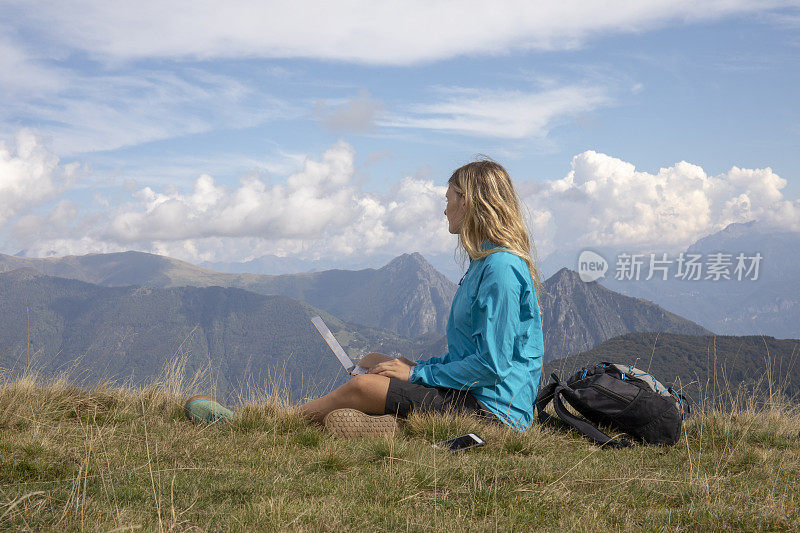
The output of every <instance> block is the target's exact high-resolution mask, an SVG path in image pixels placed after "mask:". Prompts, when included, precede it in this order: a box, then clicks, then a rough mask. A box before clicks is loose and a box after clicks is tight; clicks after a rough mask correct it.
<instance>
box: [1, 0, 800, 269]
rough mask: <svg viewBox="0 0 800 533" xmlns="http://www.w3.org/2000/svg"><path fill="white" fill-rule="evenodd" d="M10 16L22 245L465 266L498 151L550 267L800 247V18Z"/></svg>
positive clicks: (5, 196) (238, 7)
mask: <svg viewBox="0 0 800 533" xmlns="http://www.w3.org/2000/svg"><path fill="white" fill-rule="evenodd" d="M484 4H485V3H483V4H482V3H479V2H464V3H458V4H453V3H436V2H433V3H431V2H419V3H417V2H396V3H393V2H388V3H381V4H374V3H370V2H358V1H348V2H340V3H335V5H334V4H332V3H315V2H296V3H293V4H292V7H286V6H281V5H279V4H274V5H273V4H270V3H255V4H251V5H248V4H247V3H237V4H220V7H216V8H214V7H211V8H210V9H204V10H200V9H198V8H197V7H196V6H195V4H193V3H188V2H176V3H170V4H169V5H168V6H167V5H166V4H165V5H164V6H162V5H161V3H156V2H153V3H150V2H143V3H141V4H137V8H136V10H135V11H131V12H125V10H124V9H121V8H119V7H114V6H109V5H106V3H102V2H89V1H87V2H74V3H70V4H69V5H66V4H64V3H60V2H42V3H39V4H37V8H36V9H32V8H30V6H29V5H28V3H25V2H16V1H13V0H12V1H6V2H4V3H3V4H2V5H0V102H2V105H0V141H2V142H3V145H2V146H0V224H2V226H0V252H2V253H9V254H14V253H17V252H19V251H20V250H24V253H25V254H27V255H30V256H47V255H66V254H83V253H90V252H108V251H117V250H125V249H137V250H143V251H150V252H156V253H163V254H167V255H171V256H174V257H178V258H181V259H185V260H189V261H193V262H200V261H244V260H249V259H253V258H255V257H258V256H261V255H266V254H276V255H280V256H286V257H289V258H297V259H298V260H300V259H321V260H323V261H329V262H330V264H332V265H333V264H339V263H341V264H353V265H370V264H375V265H377V264H380V263H381V262H382V261H384V260H385V259H386V258H388V257H391V256H393V255H397V254H399V253H402V252H410V251H415V250H418V251H421V252H422V253H423V254H425V255H427V256H429V257H432V258H436V259H435V261H438V262H439V263H438V264H437V266H441V267H442V268H443V269H446V265H444V264H443V262H447V261H451V259H449V258H450V257H451V256H452V253H451V252H452V249H453V248H454V244H455V242H454V240H453V237H452V236H450V235H449V234H447V231H446V224H445V222H444V217H443V215H442V209H443V196H444V185H445V183H446V180H447V177H448V176H449V175H450V173H451V172H452V170H453V169H455V168H456V167H458V166H460V165H461V164H464V163H466V162H468V161H470V160H471V159H472V158H473V157H474V156H475V155H476V154H486V155H489V156H491V157H493V158H494V159H496V160H498V161H500V162H501V163H503V164H504V165H505V166H506V167H507V168H508V170H509V171H510V173H511V175H512V177H513V178H514V179H515V181H516V183H517V185H518V189H519V191H520V194H521V196H522V198H523V200H524V201H525V203H526V206H527V207H528V210H529V214H530V224H531V226H532V232H533V236H534V241H535V242H536V245H537V248H538V250H539V255H540V257H543V256H546V255H547V254H550V253H553V252H562V253H563V251H564V250H569V249H579V248H581V247H585V246H607V245H614V246H617V247H621V246H628V247H632V248H640V249H649V250H659V251H661V250H663V251H667V252H670V251H674V250H678V249H682V248H685V247H686V246H688V245H689V244H691V243H692V242H693V241H695V240H696V239H697V238H699V237H702V236H704V235H707V234H709V233H712V232H714V231H718V230H719V229H721V228H723V227H725V226H726V225H727V224H729V223H731V222H743V221H746V220H751V219H757V220H762V221H764V222H765V223H768V224H771V225H773V226H775V227H778V228H782V229H792V230H800V200H798V198H800V184H798V172H800V159H799V158H798V156H797V153H798V146H800V142H799V141H800V106H798V104H797V97H796V91H797V89H796V88H797V86H798V82H800V64H799V63H800V53H799V52H800V33H799V30H800V8H799V7H798V3H797V2H747V1H733V0H731V1H724V2H714V1H710V2H703V3H701V5H695V4H696V3H692V2H660V1H653V2H607V3H602V4H600V3H597V2H558V3H555V2H553V3H547V2H541V3H536V5H535V6H534V5H533V3H529V2H496V3H493V4H492V5H491V6H487V5H484Z"/></svg>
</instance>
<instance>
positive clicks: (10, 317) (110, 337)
mask: <svg viewBox="0 0 800 533" xmlns="http://www.w3.org/2000/svg"><path fill="white" fill-rule="evenodd" d="M0 294H2V295H3V297H2V299H0V316H1V317H2V319H1V320H0V366H2V367H5V368H8V369H11V370H12V371H14V370H17V371H21V370H24V369H26V368H30V369H33V370H35V371H36V372H38V373H41V374H44V375H57V374H60V373H66V374H67V375H69V377H70V379H71V380H72V381H77V382H79V383H84V384H95V383H100V382H103V381H105V380H114V381H124V382H128V383H132V384H136V385H141V384H144V383H147V382H149V381H150V380H151V379H153V378H154V377H155V376H158V375H159V373H160V372H162V370H163V368H164V366H165V365H168V364H171V362H172V361H173V360H174V359H176V358H179V359H180V358H182V359H184V362H185V364H186V372H187V373H188V377H191V376H192V375H193V374H195V373H196V372H198V371H201V370H203V369H204V368H207V369H209V370H210V371H211V372H212V374H213V378H214V381H215V383H216V385H217V387H218V391H219V392H221V393H223V394H225V393H231V392H233V391H241V390H242V389H243V388H245V387H246V386H247V385H248V384H256V385H263V384H264V382H265V381H267V380H268V378H270V377H273V378H274V377H275V376H278V377H280V376H283V377H284V378H285V379H286V380H288V382H287V383H285V385H286V387H287V389H289V391H290V392H292V393H293V396H295V397H297V396H298V395H302V394H303V393H306V392H309V390H308V388H309V387H313V388H314V392H316V393H319V392H320V390H322V391H325V390H327V389H329V388H330V387H331V386H333V385H335V384H337V383H340V382H342V381H343V380H344V379H345V378H346V373H345V372H344V370H343V369H342V367H341V365H340V364H339V363H338V361H337V360H336V359H335V357H334V356H333V353H332V352H331V351H330V349H329V348H328V346H327V344H325V342H324V341H323V339H322V337H321V336H320V335H319V334H318V332H317V331H316V329H315V328H314V326H313V325H312V324H311V322H310V318H311V317H312V316H315V315H317V314H320V315H322V316H323V318H324V319H325V321H326V323H327V324H328V326H329V327H330V328H331V330H332V331H333V332H334V334H335V335H336V336H337V338H338V339H339V341H340V343H341V344H342V345H343V346H344V348H345V350H346V351H348V352H349V353H350V355H351V357H353V358H358V357H359V356H360V355H363V354H364V353H366V352H368V351H382V352H385V353H403V354H409V355H411V356H412V357H413V355H414V354H413V352H414V351H415V346H416V344H415V343H414V342H412V341H409V340H407V339H404V338H402V337H399V336H397V335H396V334H394V333H392V332H388V331H385V330H376V329H372V328H367V327H363V326H359V325H355V324H347V323H344V322H342V321H341V320H339V319H338V318H336V317H335V316H332V315H330V314H328V313H326V312H324V311H321V310H319V309H316V308H314V307H312V306H310V305H309V304H307V303H305V302H301V301H299V300H295V299H293V298H289V297H286V296H274V295H273V296H266V295H261V294H256V293H252V292H249V291H245V290H242V289H236V288H223V287H176V288H168V289H161V288H153V287H136V286H129V287H101V286H99V285H93V284H89V283H85V282H81V281H77V280H71V279H64V278H56V277H52V276H47V275H45V274H42V273H40V272H38V271H35V270H33V269H30V268H23V269H18V270H15V271H12V272H7V273H3V274H0Z"/></svg>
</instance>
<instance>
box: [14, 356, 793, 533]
mask: <svg viewBox="0 0 800 533" xmlns="http://www.w3.org/2000/svg"><path fill="white" fill-rule="evenodd" d="M0 379H1V381H0V529H9V530H11V529H13V530H19V531H25V530H59V531H71V530H81V531H83V530H89V531H98V530H103V531H128V530H145V531H151V530H153V531H155V530H158V531H162V530H168V531H175V530H180V531H183V530H186V531H190V530H239V531H252V530H268V531H274V530H287V529H288V530H342V529H344V530H360V531H396V530H414V531H417V530H435V531H456V530H466V529H471V530H477V531H485V530H493V531H496V530H502V531H507V530H532V529H544V530H556V529H559V530H563V529H569V530H578V531H584V530H585V531H597V530H637V531H638V530H646V531H683V530H695V531H701V530H702V531H706V530H769V531H774V530H796V529H797V527H798V524H800V490H798V489H800V457H799V455H800V412H798V409H797V407H796V405H794V404H790V403H788V402H783V401H782V400H781V397H780V395H777V394H773V395H772V397H771V398H767V400H766V401H763V402H755V401H752V400H751V399H750V398H748V396H746V395H744V394H742V395H741V396H740V399H739V400H737V402H735V403H736V405H735V407H734V408H733V409H731V410H729V411H725V412H722V411H720V410H715V409H714V407H713V403H714V402H706V405H705V409H703V411H702V412H701V413H700V414H698V415H697V416H695V417H693V418H692V419H690V420H689V421H687V423H686V425H685V431H684V435H683V436H682V440H681V442H680V444H679V445H676V446H674V447H671V448H653V447H645V446H637V447H634V448H629V449H622V450H602V449H599V448H597V447H595V446H592V445H591V444H589V443H588V442H586V441H584V440H583V439H581V438H578V437H577V436H574V435H570V434H566V433H559V432H554V431H551V430H549V429H545V428H542V427H540V426H538V425H534V426H533V427H531V428H530V429H529V430H528V431H526V432H525V433H517V432H514V431H510V430H506V429H504V428H501V427H495V426H490V425H485V424H483V423H482V422H479V421H477V420H473V419H471V418H467V417H459V416H420V415H415V416H412V417H411V418H410V419H409V420H408V422H407V424H405V425H404V426H403V428H402V430H401V431H400V434H398V435H397V436H396V438H393V439H365V440H354V441H338V440H335V439H332V438H331V437H330V436H328V435H327V434H325V433H324V432H322V431H321V430H320V429H318V428H317V427H314V426H312V425H310V424H309V423H308V422H306V421H305V420H304V419H302V418H301V417H299V416H298V415H297V414H296V413H295V412H294V411H293V410H292V409H291V408H290V406H288V405H286V403H285V402H284V401H282V399H281V398H282V395H281V393H280V390H279V389H280V387H278V388H275V387H273V388H272V392H271V393H269V392H261V391H268V390H270V388H269V387H267V386H266V385H265V386H264V387H261V388H258V387H250V389H249V391H248V396H247V397H245V398H242V399H241V405H240V406H239V407H238V408H237V418H236V421H235V422H234V423H233V424H230V425H219V426H194V425H192V424H190V423H188V422H187V421H186V420H185V419H184V417H183V412H182V401H183V399H184V398H185V396H186V395H187V394H189V393H192V392H196V391H199V390H203V391H205V390H207V387H208V386H209V385H208V384H204V383H203V382H202V380H201V379H198V377H197V376H185V375H183V374H182V370H181V365H180V364H176V365H173V366H171V367H170V368H169V369H168V370H167V371H165V372H164V374H163V375H162V376H161V377H160V378H159V379H158V380H155V382H154V385H153V386H151V387H149V388H146V389H144V390H134V389H130V388H125V387H117V388H114V387H110V386H100V387H96V388H94V389H91V390H89V389H81V388H75V387H72V386H70V385H69V383H67V382H66V381H65V380H52V381H45V380H42V379H37V378H35V377H31V376H27V377H14V378H12V377H10V376H5V377H4V378H0ZM187 383H188V385H187ZM466 432H475V433H478V434H479V435H481V436H482V437H483V438H484V439H485V440H486V441H487V446H486V447H484V448H482V449H479V450H475V451H470V452H466V453H462V454H450V453H448V452H444V451H440V450H435V449H433V448H431V446H430V444H431V443H432V442H435V441H439V440H443V439H445V438H448V437H452V436H455V435H459V434H462V433H466Z"/></svg>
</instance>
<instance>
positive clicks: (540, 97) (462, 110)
mask: <svg viewBox="0 0 800 533" xmlns="http://www.w3.org/2000/svg"><path fill="white" fill-rule="evenodd" d="M440 92H441V93H442V95H443V98H442V99H441V100H440V101H438V102H435V103H432V104H421V105H414V106H411V107H410V108H409V110H408V113H406V114H405V115H399V114H395V115H391V116H388V117H387V118H386V119H383V120H380V121H379V124H381V125H383V126H388V127H395V128H413V129H421V130H436V131H445V132H450V133H458V134H462V135H472V136H476V137H496V138H503V139H522V138H527V137H545V136H546V135H547V133H548V132H549V131H550V129H551V128H552V126H553V125H554V124H556V123H558V122H559V121H560V120H562V119H564V118H567V117H574V116H575V115H578V114H580V113H585V112H589V111H592V110H593V109H596V108H598V107H601V106H603V105H607V104H610V103H611V102H612V99H611V97H610V96H609V95H608V91H607V89H605V88H603V87H582V86H565V87H560V88H556V89H548V90H543V91H538V92H522V91H496V90H485V89H469V88H447V89H442V90H441V91H440Z"/></svg>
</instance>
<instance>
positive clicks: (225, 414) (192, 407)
mask: <svg viewBox="0 0 800 533" xmlns="http://www.w3.org/2000/svg"><path fill="white" fill-rule="evenodd" d="M184 411H185V412H186V418H188V419H189V420H191V421H192V422H194V423H195V424H198V423H201V422H203V423H207V424H213V423H215V422H232V421H233V417H234V413H233V411H231V410H230V409H228V408H227V407H224V406H223V405H221V404H220V403H219V402H218V401H216V400H215V399H214V398H212V397H211V396H204V395H202V394H197V395H195V396H192V397H191V398H189V399H188V400H186V406H185V407H184Z"/></svg>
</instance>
